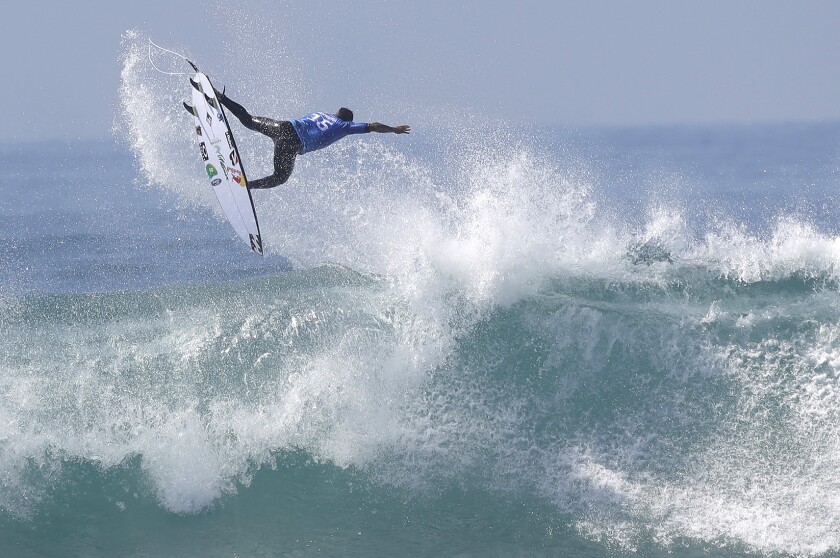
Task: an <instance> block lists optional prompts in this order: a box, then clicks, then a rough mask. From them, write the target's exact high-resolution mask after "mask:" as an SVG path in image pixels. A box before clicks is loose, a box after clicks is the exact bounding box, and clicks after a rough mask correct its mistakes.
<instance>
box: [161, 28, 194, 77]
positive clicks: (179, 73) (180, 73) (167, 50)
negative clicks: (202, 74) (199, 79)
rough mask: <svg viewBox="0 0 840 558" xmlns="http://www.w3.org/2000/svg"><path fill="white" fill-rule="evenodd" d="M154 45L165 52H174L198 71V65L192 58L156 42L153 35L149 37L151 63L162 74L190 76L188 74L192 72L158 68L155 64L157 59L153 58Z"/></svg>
mask: <svg viewBox="0 0 840 558" xmlns="http://www.w3.org/2000/svg"><path fill="white" fill-rule="evenodd" d="M152 47H155V48H156V49H158V50H162V51H163V52H168V53H170V54H174V55H175V56H177V57H178V58H181V59H182V60H185V61H186V62H187V64H189V65H190V66H192V69H193V70H195V71H196V72H197V71H198V66H196V65H195V62H193V61H192V60H190V59H189V58H187V57H186V56H184V55H183V54H178V53H177V52H175V51H174V50H169V49H168V48H163V47H162V46H160V45H158V44H156V43H155V42H154V41H153V40H152V38H151V37H149V63H150V64H151V65H152V68H154V69H155V70H157V71H158V72H160V73H162V74H165V75H167V76H188V75H190V73H188V72H167V71H164V70H161V69H160V68H158V67H157V64H155V61H154V60H153V59H152Z"/></svg>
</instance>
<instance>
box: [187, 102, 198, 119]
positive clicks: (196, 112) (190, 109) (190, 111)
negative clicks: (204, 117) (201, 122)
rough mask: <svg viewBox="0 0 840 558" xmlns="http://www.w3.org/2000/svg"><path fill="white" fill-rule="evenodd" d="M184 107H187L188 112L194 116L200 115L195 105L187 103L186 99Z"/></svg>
mask: <svg viewBox="0 0 840 558" xmlns="http://www.w3.org/2000/svg"><path fill="white" fill-rule="evenodd" d="M184 108H185V109H187V112H188V113H190V114H192V115H193V116H195V117H196V118H197V117H198V111H197V110H195V107H194V106H192V105H191V104H189V103H187V102H186V101H184Z"/></svg>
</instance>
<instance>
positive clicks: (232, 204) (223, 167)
mask: <svg viewBox="0 0 840 558" xmlns="http://www.w3.org/2000/svg"><path fill="white" fill-rule="evenodd" d="M192 102H193V104H192V107H189V106H187V105H186V104H185V106H187V110H189V111H190V112H192V114H193V116H194V118H195V133H196V135H197V136H198V149H199V152H200V154H201V165H202V172H204V173H205V174H206V175H207V180H208V182H209V183H210V186H212V187H213V191H214V192H215V193H216V197H217V198H218V199H219V203H220V204H221V205H222V211H224V213H225V216H226V217H227V218H228V221H230V224H231V226H233V230H235V231H236V234H237V235H238V236H239V238H241V239H242V240H243V241H244V242H245V243H246V244H247V245H248V246H249V247H250V248H251V250H253V251H254V252H256V253H257V254H260V255H262V253H263V246H262V238H261V237H260V226H259V223H258V222H257V213H256V211H255V210H254V200H253V199H252V198H251V192H250V190H249V189H248V182H247V179H246V178H245V170H244V169H243V168H242V160H241V159H240V157H239V150H238V149H237V148H236V142H235V141H234V139H233V134H232V133H231V131H230V126H229V125H228V121H227V116H226V115H225V110H224V107H223V106H222V104H221V103H219V100H218V99H217V98H216V94H215V92H214V91H213V86H212V85H211V84H210V80H209V79H208V78H207V76H206V75H204V73H202V72H196V74H195V77H194V78H193V79H192ZM191 109H192V110H191Z"/></svg>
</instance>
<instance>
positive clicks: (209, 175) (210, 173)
mask: <svg viewBox="0 0 840 558" xmlns="http://www.w3.org/2000/svg"><path fill="white" fill-rule="evenodd" d="M204 170H206V171H207V178H213V177H214V176H216V175H217V174H219V171H217V170H216V167H214V166H213V163H207V166H206V167H204Z"/></svg>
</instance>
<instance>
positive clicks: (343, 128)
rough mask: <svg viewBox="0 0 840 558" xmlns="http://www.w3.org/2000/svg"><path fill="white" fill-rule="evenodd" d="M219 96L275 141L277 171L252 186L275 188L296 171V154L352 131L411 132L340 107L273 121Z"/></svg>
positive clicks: (249, 124)
mask: <svg viewBox="0 0 840 558" xmlns="http://www.w3.org/2000/svg"><path fill="white" fill-rule="evenodd" d="M214 91H215V92H216V97H217V98H218V99H219V102H221V103H222V104H223V105H224V106H225V108H227V109H228V110H229V111H230V112H231V114H233V115H234V116H235V117H236V118H238V119H239V121H240V122H242V125H243V126H245V127H246V128H248V129H249V130H254V131H255V132H259V133H261V134H264V135H266V136H268V137H270V138H271V139H272V141H273V142H274V174H271V175H269V176H266V177H264V178H260V179H258V180H252V181H250V182H248V187H249V188H251V189H255V188H256V189H260V188H274V187H275V186H279V185H280V184H283V183H284V182H286V181H287V180H288V179H289V176H290V175H291V174H292V169H294V166H295V157H297V156H298V155H302V154H304V153H309V152H310V151H317V150H318V149H323V148H324V147H327V146H328V145H330V144H332V143H335V142H337V141H338V140H340V139H341V138H343V137H345V136H347V135H350V134H366V133H368V132H378V133H381V134H385V133H393V134H407V133H409V132H410V131H411V127H410V126H409V125H407V124H401V125H399V126H388V125H386V124H382V123H380V122H370V123H365V122H353V111H351V110H350V109H347V108H344V107H342V108H340V109H338V112H336V113H335V114H328V113H325V112H313V113H310V114H307V115H306V116H304V117H302V118H298V119H296V120H273V119H271V118H266V117H265V116H251V114H250V113H249V112H248V111H247V110H245V107H243V106H242V105H240V104H239V103H237V102H235V101H232V100H231V99H230V98H228V97H227V95H225V93H224V92H223V91H219V90H218V89H215V88H214Z"/></svg>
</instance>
